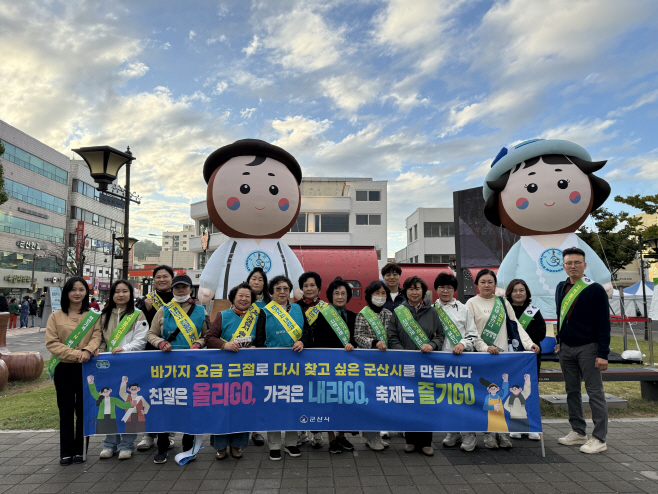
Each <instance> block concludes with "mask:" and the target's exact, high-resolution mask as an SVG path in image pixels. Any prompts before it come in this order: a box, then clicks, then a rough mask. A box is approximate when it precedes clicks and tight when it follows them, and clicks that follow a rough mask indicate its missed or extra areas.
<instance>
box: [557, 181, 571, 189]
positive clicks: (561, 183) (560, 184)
mask: <svg viewBox="0 0 658 494" xmlns="http://www.w3.org/2000/svg"><path fill="white" fill-rule="evenodd" d="M557 186H558V187H559V188H561V189H566V188H567V187H569V181H568V180H558V181H557Z"/></svg>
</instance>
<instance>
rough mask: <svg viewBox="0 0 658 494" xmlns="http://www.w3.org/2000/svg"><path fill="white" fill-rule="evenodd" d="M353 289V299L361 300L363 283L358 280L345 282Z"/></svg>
mask: <svg viewBox="0 0 658 494" xmlns="http://www.w3.org/2000/svg"><path fill="white" fill-rule="evenodd" d="M345 281H347V284H348V285H349V286H350V287H351V288H352V298H361V283H359V282H358V281H356V280H345Z"/></svg>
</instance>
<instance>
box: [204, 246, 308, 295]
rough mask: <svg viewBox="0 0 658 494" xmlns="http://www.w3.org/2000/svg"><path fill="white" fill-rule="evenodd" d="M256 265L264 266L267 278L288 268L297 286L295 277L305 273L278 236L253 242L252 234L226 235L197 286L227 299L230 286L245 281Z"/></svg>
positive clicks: (284, 273)
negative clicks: (244, 236)
mask: <svg viewBox="0 0 658 494" xmlns="http://www.w3.org/2000/svg"><path fill="white" fill-rule="evenodd" d="M233 246H235V249H233ZM231 249H233V254H232V255H231ZM229 258H230V265H229ZM284 259H285V266H284ZM227 267H228V280H227V278H226V275H227ZM256 267H261V268H263V271H265V274H266V275H267V279H268V280H271V279H272V278H274V277H275V276H278V275H286V270H287V276H288V278H290V281H292V283H293V287H294V288H297V280H299V277H300V276H301V275H302V274H303V273H304V268H302V265H301V263H300V262H299V259H297V256H296V255H295V254H294V253H293V251H292V250H291V249H290V247H288V245H286V244H285V243H284V242H283V241H282V240H281V239H278V238H266V239H262V240H261V241H260V243H256V241H255V240H254V239H252V238H229V239H228V240H227V241H226V242H224V243H223V244H222V245H220V246H219V249H217V250H216V251H215V252H213V254H212V256H210V259H208V262H207V263H206V267H205V268H203V272H202V273H201V277H200V278H199V286H201V287H203V288H208V289H209V290H212V291H214V292H215V298H216V299H227V298H228V292H229V291H230V290H231V288H233V287H234V286H237V285H239V284H240V283H242V282H244V281H246V280H247V276H249V273H250V272H251V271H252V270H253V269H254V268H256ZM266 289H267V288H266Z"/></svg>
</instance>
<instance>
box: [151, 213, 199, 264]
mask: <svg viewBox="0 0 658 494" xmlns="http://www.w3.org/2000/svg"><path fill="white" fill-rule="evenodd" d="M194 232H195V228H194V225H192V224H190V225H183V229H182V230H181V231H175V232H162V251H161V252H160V264H167V265H169V266H173V267H176V268H183V269H193V268H194V265H195V262H196V257H197V255H196V253H194V252H192V251H191V250H190V241H191V238H192V237H194Z"/></svg>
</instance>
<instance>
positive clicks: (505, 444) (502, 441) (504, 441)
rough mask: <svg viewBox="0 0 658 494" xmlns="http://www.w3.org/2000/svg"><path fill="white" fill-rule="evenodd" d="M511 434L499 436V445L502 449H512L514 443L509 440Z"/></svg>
mask: <svg viewBox="0 0 658 494" xmlns="http://www.w3.org/2000/svg"><path fill="white" fill-rule="evenodd" d="M509 437H510V436H509V434H498V444H499V445H500V447H501V448H511V447H512V441H510V440H509Z"/></svg>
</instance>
